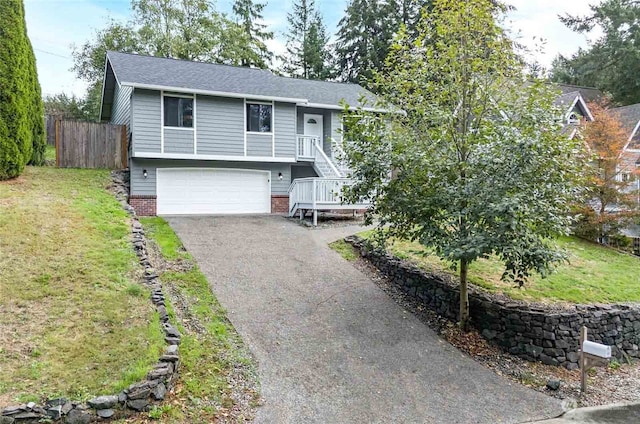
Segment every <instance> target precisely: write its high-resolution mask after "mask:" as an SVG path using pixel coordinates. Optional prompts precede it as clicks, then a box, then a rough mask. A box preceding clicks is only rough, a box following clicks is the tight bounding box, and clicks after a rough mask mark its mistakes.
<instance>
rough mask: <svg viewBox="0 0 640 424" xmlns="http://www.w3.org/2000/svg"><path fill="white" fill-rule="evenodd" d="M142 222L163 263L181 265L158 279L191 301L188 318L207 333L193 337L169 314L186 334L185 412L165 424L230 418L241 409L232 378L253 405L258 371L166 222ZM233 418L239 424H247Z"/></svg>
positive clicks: (169, 417)
mask: <svg viewBox="0 0 640 424" xmlns="http://www.w3.org/2000/svg"><path fill="white" fill-rule="evenodd" d="M140 221H141V222H142V224H143V226H144V228H145V231H146V234H147V237H148V238H149V239H150V240H152V241H153V242H155V243H156V244H157V246H158V247H159V250H160V253H161V254H162V256H163V258H164V259H165V260H166V261H168V263H172V262H173V263H181V264H182V265H183V266H182V267H173V269H171V267H170V268H169V269H168V270H166V271H164V272H163V273H162V274H161V275H160V279H161V280H162V282H163V283H164V284H171V285H172V286H173V288H174V289H175V290H177V291H178V293H179V295H180V297H182V298H184V299H186V300H187V303H188V305H189V306H188V309H189V313H190V314H192V315H193V317H194V318H195V320H197V321H198V323H199V324H200V325H201V326H202V327H203V328H204V330H205V331H201V332H194V331H190V330H189V329H185V326H184V325H183V324H182V322H180V320H177V319H176V314H175V313H174V311H170V316H171V318H172V321H173V322H174V324H176V325H177V326H178V328H179V329H180V332H181V333H182V334H183V337H182V344H181V345H180V360H181V371H180V381H179V383H178V389H177V390H176V391H177V397H178V399H179V403H180V406H181V408H180V410H179V411H178V410H176V409H174V410H172V411H168V412H166V415H167V416H166V417H165V418H166V421H168V422H185V421H188V422H212V421H215V420H217V419H220V418H223V417H227V415H228V414H229V412H230V411H231V410H234V409H237V405H236V401H235V400H234V399H233V395H232V387H231V386H230V385H229V376H230V375H232V374H235V376H233V377H232V378H231V380H234V381H235V380H237V379H238V377H240V379H241V380H244V381H247V382H248V383H249V384H248V385H245V387H244V389H243V391H245V392H247V393H246V394H245V395H246V396H247V397H248V398H250V401H249V402H250V404H251V405H255V403H256V402H257V401H258V398H259V396H258V393H257V392H256V391H253V387H252V385H253V384H252V382H255V374H254V372H255V366H254V364H253V362H252V360H251V358H250V357H249V356H248V354H247V351H246V350H245V349H244V347H243V345H242V340H241V338H240V336H239V335H238V334H237V333H236V331H235V329H234V328H233V326H232V325H231V323H230V322H229V321H228V319H227V317H226V311H225V310H224V309H223V308H222V306H221V305H220V303H218V300H217V299H216V297H215V296H214V294H213V293H212V291H211V289H210V287H209V283H208V282H207V280H206V278H205V276H204V275H203V274H202V272H201V271H200V270H199V268H198V267H197V265H195V264H193V259H192V257H191V255H190V254H189V253H188V252H187V251H186V250H185V249H184V247H183V246H182V242H181V241H180V239H179V238H178V236H177V235H176V234H175V233H174V232H173V230H172V229H171V227H170V226H169V225H168V224H167V222H166V221H165V220H164V219H162V218H159V217H150V218H140ZM185 264H189V265H190V266H184V265H185ZM176 268H183V269H176ZM238 372H240V374H241V375H238ZM236 391H237V390H236ZM236 394H237V393H236ZM233 415H234V416H235V418H237V420H238V421H243V420H244V418H247V419H248V418H249V417H242V416H241V415H240V416H238V415H237V414H233Z"/></svg>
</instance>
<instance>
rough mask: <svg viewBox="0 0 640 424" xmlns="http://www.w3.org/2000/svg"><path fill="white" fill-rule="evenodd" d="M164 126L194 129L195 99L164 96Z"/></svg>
mask: <svg viewBox="0 0 640 424" xmlns="http://www.w3.org/2000/svg"><path fill="white" fill-rule="evenodd" d="M164 126H165V127H183V128H193V99H191V98H186V97H171V96H164Z"/></svg>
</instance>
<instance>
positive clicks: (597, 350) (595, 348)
mask: <svg viewBox="0 0 640 424" xmlns="http://www.w3.org/2000/svg"><path fill="white" fill-rule="evenodd" d="M582 351H583V352H584V353H588V354H589V355H593V356H597V357H598V358H604V359H610V358H611V346H607V345H603V344H600V343H595V342H590V341H589V340H585V341H584V343H582Z"/></svg>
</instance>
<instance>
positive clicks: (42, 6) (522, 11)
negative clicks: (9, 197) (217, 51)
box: [25, 0, 600, 96]
mask: <svg viewBox="0 0 640 424" xmlns="http://www.w3.org/2000/svg"><path fill="white" fill-rule="evenodd" d="M461 1H464V0H461ZM599 1H600V0H586V1H585V0H510V3H511V4H512V5H513V6H515V7H516V10H515V11H514V12H511V13H510V14H509V15H508V17H507V20H506V22H505V25H507V26H508V27H509V28H510V29H511V31H512V32H513V33H514V34H518V35H519V38H518V41H520V43H522V44H524V45H526V46H528V47H529V48H530V49H531V50H532V54H531V58H535V59H536V60H537V61H538V62H540V63H541V64H542V65H544V66H549V65H550V64H551V61H552V60H553V58H554V57H555V56H556V55H557V54H558V53H561V54H564V55H570V54H572V53H573V52H575V51H577V49H578V48H579V47H586V46H587V45H588V41H589V40H587V38H586V37H585V36H584V35H580V34H576V33H574V32H572V31H571V30H569V29H568V28H566V27H565V26H564V25H563V24H562V23H561V22H560V21H559V20H558V15H564V14H565V13H568V12H570V13H571V14H578V15H584V14H586V13H588V12H589V4H594V3H598V2H599ZM347 2H348V0H316V5H317V7H318V9H319V10H320V12H321V13H322V14H323V17H324V20H325V24H326V25H327V28H328V30H329V32H330V33H334V32H335V29H336V27H337V24H338V21H339V20H340V18H341V17H342V15H343V13H344V9H345V8H346V5H347ZM129 4H130V1H129V0H25V10H26V20H27V31H28V33H29V37H30V39H31V43H32V44H33V48H34V51H35V55H36V60H37V65H38V76H39V79H40V84H41V86H42V92H43V94H44V95H53V94H56V93H60V92H65V93H67V94H75V95H78V96H82V95H83V94H84V91H85V89H86V83H85V82H84V81H81V80H78V79H77V78H76V76H75V74H74V72H73V71H72V70H71V68H72V66H73V60H72V57H71V53H72V51H73V48H72V46H73V45H76V46H80V45H82V44H83V43H84V42H85V41H87V40H89V39H91V38H92V37H93V34H94V33H95V31H96V30H97V29H100V28H103V27H104V26H105V25H106V24H107V23H108V22H109V21H110V20H118V21H124V20H127V19H128V17H129V15H130V9H129ZM216 4H217V8H218V10H219V11H221V12H227V13H230V12H231V4H232V0H218V1H217V2H216ZM290 4H291V0H268V3H267V7H266V8H265V11H264V18H265V23H266V24H267V25H268V26H269V28H270V29H271V30H272V31H274V33H275V36H276V39H275V40H271V41H270V42H268V46H269V48H270V49H271V50H272V51H274V52H275V53H276V54H278V53H282V52H283V50H284V41H283V39H284V33H285V31H286V29H287V28H286V27H287V22H286V14H287V12H288V11H289V8H290ZM542 39H544V40H546V42H545V43H544V50H543V51H538V50H539V49H538V47H539V46H540V45H541V44H540V40H542Z"/></svg>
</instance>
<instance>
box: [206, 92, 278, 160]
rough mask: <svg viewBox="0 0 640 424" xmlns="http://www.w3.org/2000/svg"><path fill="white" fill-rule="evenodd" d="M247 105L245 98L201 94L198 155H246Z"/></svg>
mask: <svg viewBox="0 0 640 424" xmlns="http://www.w3.org/2000/svg"><path fill="white" fill-rule="evenodd" d="M243 107H244V102H243V101H242V99H226V98H223V97H211V96H197V98H196V128H197V137H198V154H202V155H230V156H243V155H244V110H243ZM269 156H271V153H269Z"/></svg>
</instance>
